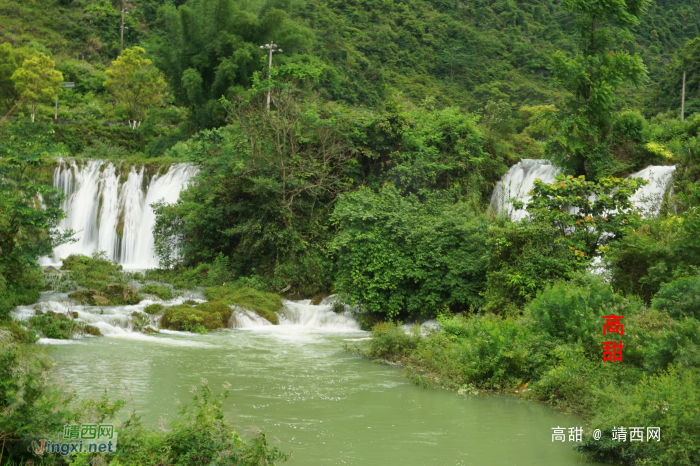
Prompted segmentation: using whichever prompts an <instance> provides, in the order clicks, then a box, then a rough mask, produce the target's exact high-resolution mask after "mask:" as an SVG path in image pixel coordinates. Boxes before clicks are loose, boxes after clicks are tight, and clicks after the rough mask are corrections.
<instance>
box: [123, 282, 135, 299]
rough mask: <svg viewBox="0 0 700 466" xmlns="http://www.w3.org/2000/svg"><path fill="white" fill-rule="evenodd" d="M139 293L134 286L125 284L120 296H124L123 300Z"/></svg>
mask: <svg viewBox="0 0 700 466" xmlns="http://www.w3.org/2000/svg"><path fill="white" fill-rule="evenodd" d="M138 294H139V292H138V290H136V288H134V287H133V286H128V285H127V286H125V287H124V291H123V292H122V296H123V297H124V301H129V300H130V299H131V298H133V297H135V296H137V295H138Z"/></svg>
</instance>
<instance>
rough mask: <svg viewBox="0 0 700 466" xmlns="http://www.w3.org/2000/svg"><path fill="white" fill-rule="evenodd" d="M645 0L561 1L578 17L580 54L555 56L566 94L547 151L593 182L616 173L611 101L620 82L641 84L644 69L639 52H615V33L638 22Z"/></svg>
mask: <svg viewBox="0 0 700 466" xmlns="http://www.w3.org/2000/svg"><path fill="white" fill-rule="evenodd" d="M648 4H649V0H627V1H625V0H612V1H610V2H602V1H600V0H565V1H564V5H565V6H566V7H567V8H568V9H569V10H571V11H572V12H573V13H575V14H576V17H577V25H578V28H579V39H580V43H579V51H578V53H577V54H576V55H575V56H573V57H570V56H567V54H565V53H564V52H561V51H559V52H557V53H556V54H555V55H554V57H553V59H552V66H553V70H554V75H555V77H556V79H557V81H558V83H559V84H560V85H562V86H563V87H564V88H565V89H566V90H567V91H569V93H570V96H569V98H568V99H566V100H565V101H564V102H563V104H562V105H560V107H559V112H557V113H555V114H553V120H554V121H553V126H554V128H555V130H556V131H557V134H556V136H555V137H554V138H553V140H552V141H550V143H549V144H548V151H549V153H550V155H551V156H552V157H553V158H554V160H555V161H556V162H558V163H559V164H560V165H562V166H564V167H566V168H567V169H568V170H569V171H571V172H572V173H575V174H577V175H578V174H586V175H587V176H588V178H591V179H597V178H599V177H603V176H607V175H609V174H613V173H615V172H616V170H617V167H616V166H615V161H614V159H613V157H612V155H611V143H612V141H611V139H610V132H611V127H612V122H613V104H614V102H613V97H614V93H615V91H616V90H618V89H619V88H620V87H621V86H622V85H623V84H626V83H630V84H634V85H636V86H638V85H640V84H641V83H642V82H643V81H644V80H645V79H646V77H647V70H646V67H645V66H644V64H643V62H642V59H641V57H640V56H639V55H638V54H635V55H634V56H631V55H630V54H629V53H628V52H627V51H626V50H620V49H617V50H616V49H615V43H614V40H615V34H614V33H613V32H614V29H615V28H619V29H622V30H629V29H630V28H631V27H633V26H635V25H637V24H639V21H640V19H639V18H640V17H641V16H642V14H644V13H645V11H646V8H647V6H648Z"/></svg>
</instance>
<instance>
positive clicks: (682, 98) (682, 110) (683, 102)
mask: <svg viewBox="0 0 700 466" xmlns="http://www.w3.org/2000/svg"><path fill="white" fill-rule="evenodd" d="M684 120H685V71H684V72H683V95H682V97H681V121H684Z"/></svg>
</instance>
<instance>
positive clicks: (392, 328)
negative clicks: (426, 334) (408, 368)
mask: <svg viewBox="0 0 700 466" xmlns="http://www.w3.org/2000/svg"><path fill="white" fill-rule="evenodd" d="M419 339H420V336H419V335H415V334H407V333H406V332H405V331H404V330H403V328H401V327H399V326H398V325H396V324H394V323H393V322H386V323H382V324H377V325H375V326H374V327H373V328H372V340H371V341H370V343H369V348H368V349H367V350H366V352H365V354H366V355H367V356H369V357H371V358H380V359H386V360H388V361H398V360H400V359H402V358H404V357H406V356H409V355H410V354H411V352H412V351H413V350H415V349H416V347H417V346H418V341H419Z"/></svg>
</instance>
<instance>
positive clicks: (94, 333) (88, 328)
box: [85, 325, 104, 337]
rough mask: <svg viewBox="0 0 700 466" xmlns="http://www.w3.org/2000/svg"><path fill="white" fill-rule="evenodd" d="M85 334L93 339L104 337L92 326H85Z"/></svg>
mask: <svg viewBox="0 0 700 466" xmlns="http://www.w3.org/2000/svg"><path fill="white" fill-rule="evenodd" d="M85 333H87V334H88V335H92V336H95V337H101V336H104V335H102V332H101V331H100V329H99V328H97V327H95V326H94V325H86V326H85Z"/></svg>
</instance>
